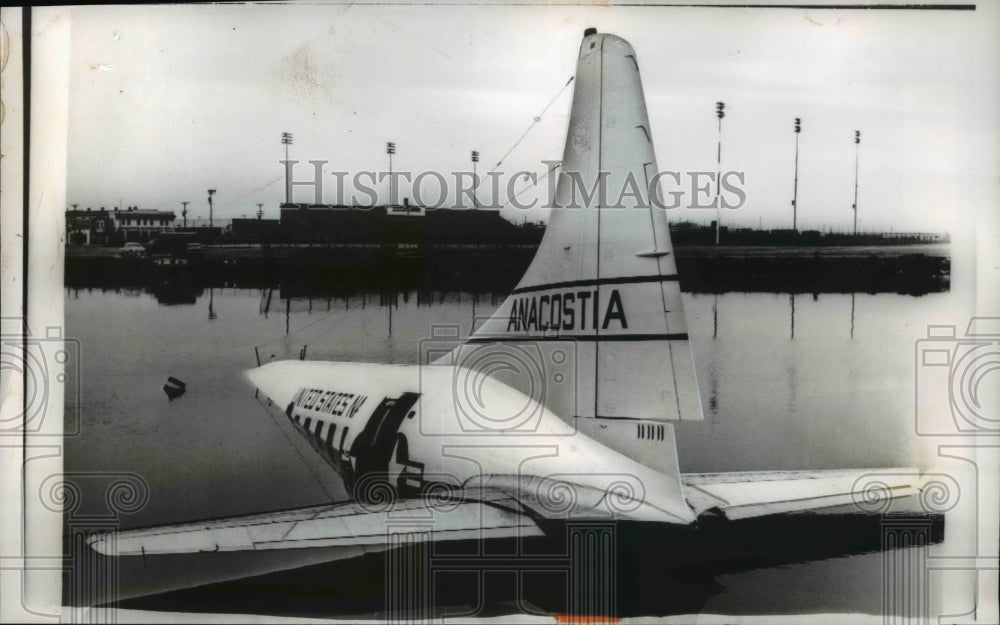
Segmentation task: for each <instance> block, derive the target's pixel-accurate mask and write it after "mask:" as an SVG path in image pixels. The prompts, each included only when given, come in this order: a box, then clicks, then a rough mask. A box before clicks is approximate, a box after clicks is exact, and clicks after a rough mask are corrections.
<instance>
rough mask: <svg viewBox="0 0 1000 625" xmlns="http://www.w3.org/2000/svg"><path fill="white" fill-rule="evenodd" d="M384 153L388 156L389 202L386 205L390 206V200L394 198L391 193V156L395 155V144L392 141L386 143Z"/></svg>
mask: <svg viewBox="0 0 1000 625" xmlns="http://www.w3.org/2000/svg"><path fill="white" fill-rule="evenodd" d="M385 153H386V154H388V155H389V201H388V202H386V204H392V199H393V197H395V196H394V194H393V192H392V155H393V154H395V153H396V144H395V143H394V142H392V141H386V142H385Z"/></svg>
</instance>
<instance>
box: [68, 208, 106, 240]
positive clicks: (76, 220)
mask: <svg viewBox="0 0 1000 625" xmlns="http://www.w3.org/2000/svg"><path fill="white" fill-rule="evenodd" d="M110 215H111V213H109V212H108V211H106V210H105V209H104V207H101V209H100V210H93V209H91V208H88V209H86V210H68V211H66V242H67V243H68V244H70V245H99V244H102V243H107V242H108V241H109V238H110V237H111V235H112V233H113V232H114V225H113V224H112V221H111V217H110Z"/></svg>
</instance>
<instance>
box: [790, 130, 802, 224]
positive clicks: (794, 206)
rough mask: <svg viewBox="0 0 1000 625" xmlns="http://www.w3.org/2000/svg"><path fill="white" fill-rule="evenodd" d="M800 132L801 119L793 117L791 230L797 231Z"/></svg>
mask: <svg viewBox="0 0 1000 625" xmlns="http://www.w3.org/2000/svg"><path fill="white" fill-rule="evenodd" d="M801 132H802V120H801V119H799V118H798V117H796V118H795V182H794V184H793V186H792V231H793V232H798V231H799V221H798V217H799V215H798V211H799V206H798V199H799V133H801Z"/></svg>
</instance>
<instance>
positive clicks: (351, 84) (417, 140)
mask: <svg viewBox="0 0 1000 625" xmlns="http://www.w3.org/2000/svg"><path fill="white" fill-rule="evenodd" d="M591 26H592V27H596V28H597V29H598V30H599V31H601V32H610V33H614V34H617V35H619V36H621V37H624V38H625V39H627V40H628V41H629V42H630V43H631V44H632V45H633V47H634V48H635V50H636V53H637V56H638V64H639V68H640V72H641V76H642V80H643V87H644V91H645V95H646V101H647V107H648V111H649V117H650V125H651V127H652V135H653V143H654V146H655V149H656V154H657V160H658V166H659V169H660V170H661V171H676V172H680V173H681V174H682V178H681V179H682V181H683V182H684V186H682V187H680V188H678V187H676V186H672V185H673V183H672V182H670V183H669V185H668V187H665V188H664V189H663V190H664V192H665V193H666V192H669V191H671V190H687V191H688V193H689V195H688V196H687V197H688V198H689V197H690V189H689V188H688V182H689V177H688V176H689V174H688V173H687V172H695V171H712V172H714V170H715V165H716V164H715V160H716V149H717V141H718V138H719V135H718V126H717V123H718V120H717V119H716V117H715V102H716V101H724V102H725V105H726V117H725V118H724V120H723V124H722V135H721V137H722V169H723V171H737V172H742V173H743V176H744V183H743V190H744V191H745V193H746V201H745V203H744V204H743V205H742V206H740V207H739V208H736V209H729V210H726V211H724V212H723V215H722V219H723V223H724V224H729V225H744V226H758V225H760V226H763V227H765V228H769V227H770V228H774V227H790V225H791V218H792V208H791V199H792V192H793V176H794V172H795V135H794V133H793V120H794V118H796V117H799V118H801V119H802V133H801V135H800V136H799V152H798V161H799V168H798V220H799V224H798V225H799V228H800V229H809V228H818V229H823V230H826V229H831V228H832V229H834V230H849V229H850V228H851V225H852V218H853V213H852V211H851V204H852V203H853V194H854V171H855V144H854V141H853V140H854V131H855V130H860V131H861V133H862V143H861V145H860V154H859V161H858V185H859V199H858V204H859V222H860V228H861V229H862V230H881V231H888V230H894V231H897V232H898V231H947V232H953V233H954V232H955V231H956V230H966V231H968V230H970V229H974V228H975V225H976V221H977V219H978V216H979V215H980V214H981V211H982V210H985V209H986V208H985V207H986V206H987V205H988V204H989V202H991V201H995V197H994V195H995V194H994V190H995V187H994V185H995V181H996V173H995V172H996V171H997V170H998V164H1000V160H998V158H997V153H996V146H995V143H996V137H997V136H998V134H1000V126H998V119H997V111H998V110H1000V108H998V101H997V97H998V94H997V92H996V89H995V88H994V87H995V85H996V76H997V63H998V54H997V43H996V41H995V39H996V38H995V27H996V19H995V12H994V11H992V10H989V11H986V10H984V9H983V7H979V8H978V10H977V11H878V10H875V11H871V10H869V11H865V10H829V9H814V10H803V9H763V8H756V9H724V8H708V7H663V6H659V7H620V6H593V7H590V6H551V5H550V6H503V5H498V6H482V5H480V6H461V5H458V6H456V5H420V6H398V5H397V6H391V5H365V4H352V5H341V4H319V5H317V4H309V5H287V4H283V5H254V4H243V5H200V6H190V5H166V6H118V7H106V6H87V7H77V8H74V9H73V13H72V45H71V61H70V64H71V74H70V85H69V89H70V102H71V108H70V116H69V129H68V181H67V202H68V203H69V204H78V205H79V207H80V208H84V207H93V208H95V209H96V208H98V207H100V206H104V207H106V208H108V209H110V208H111V207H113V206H133V205H137V206H140V207H141V208H157V209H165V210H173V211H176V212H177V214H178V216H179V215H180V209H181V202H182V201H189V202H190V204H189V207H188V210H189V216H190V217H204V216H207V214H208V202H207V189H209V188H213V189H216V190H217V194H216V195H215V198H214V203H215V211H214V214H215V217H216V218H232V217H240V216H252V215H255V214H256V212H257V204H258V203H261V204H263V212H264V216H265V217H269V218H276V217H277V216H278V205H279V204H280V202H282V201H283V199H284V194H285V189H284V169H283V166H282V165H281V164H280V163H279V161H280V160H282V159H283V158H284V147H283V146H282V145H281V141H280V137H281V133H282V132H291V133H293V135H294V143H293V145H291V146H290V148H289V154H290V157H291V158H293V159H296V160H299V161H301V164H299V165H298V166H297V168H296V174H297V175H296V177H297V178H299V177H304V178H306V179H308V178H309V177H310V176H311V170H310V169H308V168H309V167H310V166H309V165H308V164H307V163H306V162H305V161H308V160H325V161H328V163H327V164H326V165H325V177H324V180H325V189H324V200H326V201H328V202H331V203H332V202H334V201H335V200H336V191H337V184H336V179H335V177H334V175H333V172H335V171H342V172H347V180H348V181H349V180H350V179H351V177H352V176H353V175H354V174H355V173H357V172H360V171H375V170H382V171H384V170H385V169H387V167H388V161H387V156H386V154H385V142H386V141H393V142H395V143H396V145H397V153H396V155H395V156H394V157H393V169H394V170H395V171H403V170H408V171H411V172H414V173H416V172H421V171H434V172H441V173H443V174H445V175H446V176H448V177H450V176H451V174H450V173H449V172H454V171H470V170H471V167H472V164H471V162H470V158H469V156H470V151H471V150H478V151H479V152H480V154H481V161H480V163H479V167H480V168H479V173H480V174H482V173H484V172H485V171H488V170H490V169H493V168H496V169H497V171H499V172H501V173H503V174H504V176H505V177H504V178H503V180H504V184H506V181H507V180H508V179H509V178H511V177H514V174H515V172H518V171H530V172H537V173H538V177H539V178H541V177H543V176H544V175H545V171H546V166H545V165H544V164H543V161H546V160H550V161H555V160H559V159H560V158H561V157H562V152H563V144H564V141H565V136H566V125H567V120H568V115H569V107H570V102H571V99H572V85H570V86H569V87H567V88H566V89H563V87H564V85H566V83H567V80H568V79H569V78H570V77H571V76H572V75H573V74H574V72H575V62H576V57H577V53H578V48H579V45H580V39H581V37H582V35H583V31H584V29H585V28H587V27H591ZM547 106H548V108H546V107H547ZM543 110H544V114H542V111H543ZM536 117H538V120H537V121H535V118H536ZM529 128H530V131H529V132H528V133H527V134H526V135H525V136H524V139H523V140H522V141H520V143H517V142H518V139H519V137H521V136H522V134H524V133H525V131H526V130H528V129H529ZM515 145H516V147H514V149H513V150H512V151H511V152H510V154H509V156H507V157H506V158H504V159H503V162H502V163H500V165H499V167H496V165H497V163H498V161H500V160H501V158H502V157H504V155H505V154H506V153H507V152H508V150H510V149H511V148H512V147H513V146H515ZM521 180H524V178H523V176H522V177H521ZM428 184H429V185H430V186H429V187H426V189H427V190H426V191H425V195H426V196H427V197H429V198H431V199H434V198H436V197H437V195H438V192H437V190H436V189H437V186H436V184H434V183H433V182H432V181H430V179H429V182H428ZM407 186H408V185H407V184H406V183H402V185H401V188H400V192H401V193H402V195H407V196H410V197H412V194H411V193H407V191H408V189H407ZM376 187H377V189H378V190H379V193H380V197H379V201H384V200H385V199H386V197H385V196H384V194H385V191H386V185H385V184H382V185H376ZM526 187H528V188H527V189H526V190H524V189H525V188H526ZM514 189H515V192H520V191H522V190H524V191H523V194H522V195H521V196H519V198H518V199H519V200H520V201H521V202H522V203H529V202H531V201H532V200H533V199H537V200H538V202H536V203H538V204H542V203H543V202H542V200H544V198H545V197H546V191H545V188H544V184H543V185H539V186H538V187H531V185H530V183H529V182H528V181H526V180H525V181H524V182H523V183H522V184H515V186H514ZM350 191H351V188H347V189H346V192H347V194H348V195H349V193H350ZM362 197H364V196H362ZM295 198H296V200H297V201H311V200H312V192H311V190H310V189H305V188H303V189H299V190H297V191H296V196H295ZM507 199H508V196H507V194H506V192H505V191H502V192H501V194H500V197H499V198H497V200H498V203H500V204H503V203H505V202H506V201H507ZM502 213H503V214H504V216H505V217H507V218H508V219H511V220H515V221H521V220H525V219H526V220H529V221H538V220H543V219H544V218H545V217H546V215H547V211H546V210H545V209H544V208H536V209H533V210H523V209H519V208H516V207H513V206H506V207H505V208H504V209H503V211H502ZM714 214H715V211H714V210H711V209H708V210H706V209H697V208H683V207H682V208H678V209H674V210H671V211H670V212H669V213H668V217H669V218H670V219H671V220H693V221H697V222H702V223H707V222H708V221H709V220H711V219H712V218H714Z"/></svg>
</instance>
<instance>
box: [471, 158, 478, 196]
mask: <svg viewBox="0 0 1000 625" xmlns="http://www.w3.org/2000/svg"><path fill="white" fill-rule="evenodd" d="M478 163H479V152H478V151H477V150H473V151H472V207H473V208H476V209H478V208H479V197H478V195H477V191H478V190H479V173H478V172H479V169H478V166H477V165H478Z"/></svg>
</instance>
